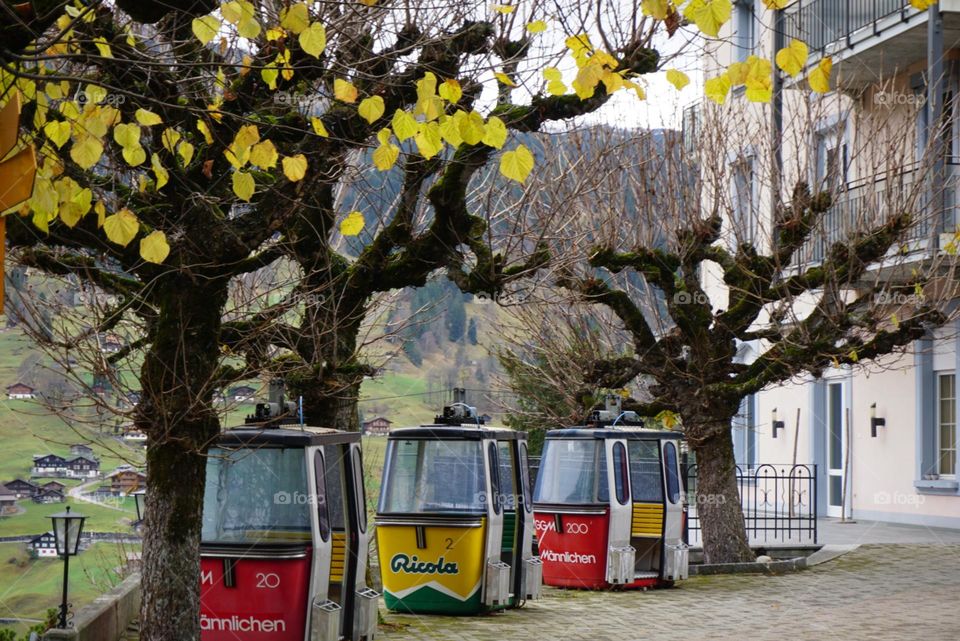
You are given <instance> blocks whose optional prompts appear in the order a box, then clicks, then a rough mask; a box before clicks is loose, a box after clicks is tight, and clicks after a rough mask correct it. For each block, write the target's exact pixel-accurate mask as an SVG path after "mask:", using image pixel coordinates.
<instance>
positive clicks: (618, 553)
mask: <svg viewBox="0 0 960 641" xmlns="http://www.w3.org/2000/svg"><path fill="white" fill-rule="evenodd" d="M603 451H604V455H605V459H606V460H605V465H606V468H607V483H609V486H608V496H609V497H610V503H609V513H610V517H609V530H608V535H607V537H608V538H607V571H606V580H607V583H610V584H612V585H625V584H627V583H632V582H633V578H634V561H635V559H636V550H634V548H633V547H631V546H630V524H631V519H632V516H633V514H632V511H633V508H632V505H631V501H630V467H629V461H628V458H627V443H626V441H625V440H622V439H612V438H608V439H604V449H603Z"/></svg>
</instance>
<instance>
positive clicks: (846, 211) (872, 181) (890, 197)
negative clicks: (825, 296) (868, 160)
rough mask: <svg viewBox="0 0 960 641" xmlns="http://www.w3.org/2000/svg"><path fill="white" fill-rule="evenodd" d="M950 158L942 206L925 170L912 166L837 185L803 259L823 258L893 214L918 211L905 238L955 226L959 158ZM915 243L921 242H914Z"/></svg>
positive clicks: (803, 261) (813, 261) (801, 255)
mask: <svg viewBox="0 0 960 641" xmlns="http://www.w3.org/2000/svg"><path fill="white" fill-rule="evenodd" d="M955 160H956V159H954V158H950V159H949V161H948V165H947V176H946V180H945V182H944V192H945V194H944V195H945V204H946V208H945V210H943V211H932V207H931V206H930V204H929V202H928V201H927V194H928V191H927V190H926V188H925V187H926V186H925V185H924V184H920V183H918V181H921V180H925V179H926V174H925V173H923V172H921V171H919V170H918V168H916V167H914V168H909V169H906V170H904V171H902V172H898V173H893V174H891V175H889V176H888V175H883V176H875V177H870V178H867V179H863V180H860V181H857V182H854V183H850V184H848V185H847V186H845V187H844V188H842V189H840V190H838V192H837V193H836V194H835V195H834V197H833V206H832V207H830V209H829V210H827V212H826V213H825V214H824V215H823V217H822V218H821V219H820V221H819V223H818V225H817V226H816V227H815V228H814V230H813V232H812V233H811V234H810V237H809V238H808V239H807V242H806V243H805V244H804V246H803V247H802V248H801V249H800V252H799V261H798V262H799V264H800V265H810V264H817V263H820V262H822V261H823V259H824V258H825V257H826V255H827V252H828V251H829V249H830V247H831V246H832V245H833V244H834V243H838V242H849V241H850V240H851V239H853V238H854V237H856V236H857V235H862V234H864V233H867V232H869V231H870V230H872V229H876V228H877V227H879V226H880V225H883V224H884V223H885V222H886V221H887V220H888V219H889V218H890V216H892V215H894V214H897V213H899V212H903V211H907V212H910V213H912V214H913V217H914V221H913V225H912V226H911V227H910V229H909V230H908V232H907V234H906V236H905V238H904V240H906V241H907V242H908V243H909V242H910V241H921V240H924V239H927V238H930V237H931V235H932V234H934V233H939V232H941V231H944V230H945V229H953V221H954V217H955V213H954V208H955V205H956V192H957V179H958V175H957V171H956V170H957V169H958V166H957V163H956V162H954V161H955ZM915 244H916V243H915Z"/></svg>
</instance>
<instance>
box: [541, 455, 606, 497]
mask: <svg viewBox="0 0 960 641" xmlns="http://www.w3.org/2000/svg"><path fill="white" fill-rule="evenodd" d="M533 500H534V502H535V503H561V504H573V505H584V504H596V503H606V502H607V501H608V500H609V492H608V491H607V465H606V456H605V455H604V451H603V441H600V440H597V439H589V440H586V439H549V440H547V441H546V442H544V444H543V456H542V457H541V458H540V472H539V473H538V474H537V487H536V489H535V490H534V492H533Z"/></svg>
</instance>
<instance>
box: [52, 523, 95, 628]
mask: <svg viewBox="0 0 960 641" xmlns="http://www.w3.org/2000/svg"><path fill="white" fill-rule="evenodd" d="M50 520H51V521H53V540H54V545H55V546H56V548H57V554H59V555H60V557H61V558H63V601H62V602H61V604H60V622H59V624H58V627H60V628H61V629H65V628H66V627H67V608H68V607H69V604H68V603H67V575H68V573H69V571H70V557H71V556H76V554H77V552H78V551H79V549H80V535H81V534H82V533H83V522H84V521H86V520H87V517H85V516H84V515H82V514H78V513H76V512H73V513H71V512H70V506H69V505H68V506H67V511H66V512H58V513H57V514H51V515H50Z"/></svg>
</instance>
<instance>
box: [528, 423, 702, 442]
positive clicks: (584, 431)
mask: <svg viewBox="0 0 960 641" xmlns="http://www.w3.org/2000/svg"><path fill="white" fill-rule="evenodd" d="M546 438H625V439H628V440H650V439H660V440H663V439H671V440H677V441H680V440H683V432H671V431H669V430H649V429H646V428H643V427H639V426H625V427H588V426H586V425H579V426H575V427H562V428H559V429H554V430H548V431H547V433H546Z"/></svg>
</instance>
